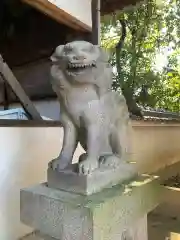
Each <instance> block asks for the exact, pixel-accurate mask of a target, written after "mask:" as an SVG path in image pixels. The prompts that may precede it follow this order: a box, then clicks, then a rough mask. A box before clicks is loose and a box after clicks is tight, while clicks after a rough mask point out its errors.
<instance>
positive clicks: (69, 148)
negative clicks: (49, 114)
mask: <svg viewBox="0 0 180 240" xmlns="http://www.w3.org/2000/svg"><path fill="white" fill-rule="evenodd" d="M61 122H62V125H63V128H64V138H63V146H62V150H61V152H60V154H59V156H58V157H57V158H56V159H54V160H52V161H51V162H50V164H49V166H50V167H51V168H52V169H54V170H55V169H57V170H62V169H65V168H68V167H69V166H71V164H72V158H73V155H74V152H75V150H76V147H77V130H76V127H75V126H74V124H73V122H72V121H71V120H70V119H69V117H68V116H67V115H66V114H64V113H63V114H62V117H61Z"/></svg>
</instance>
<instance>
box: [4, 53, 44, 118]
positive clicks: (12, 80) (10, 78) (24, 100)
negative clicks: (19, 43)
mask: <svg viewBox="0 0 180 240" xmlns="http://www.w3.org/2000/svg"><path fill="white" fill-rule="evenodd" d="M0 75H1V78H2V79H3V80H4V81H5V82H6V83H7V84H8V85H9V86H10V88H11V89H12V91H13V92H14V94H15V95H16V96H17V97H18V99H19V101H20V103H21V104H22V106H23V108H24V110H25V111H26V113H27V114H28V116H29V118H30V119H32V120H42V117H41V115H40V114H39V112H38V111H37V110H36V108H35V107H34V105H33V103H32V102H31V100H30V99H29V97H28V96H27V95H26V93H25V91H24V90H23V88H22V87H21V84H20V83H19V82H18V80H17V79H16V77H15V76H14V74H13V73H12V71H11V69H10V68H9V67H8V65H7V64H6V63H5V62H4V60H3V58H2V56H1V55H0Z"/></svg>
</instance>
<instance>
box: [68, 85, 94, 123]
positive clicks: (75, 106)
mask: <svg viewBox="0 0 180 240" xmlns="http://www.w3.org/2000/svg"><path fill="white" fill-rule="evenodd" d="M96 100H98V96H97V93H96V91H95V90H94V89H93V88H91V87H87V88H86V87H84V88H82V87H81V88H73V89H71V91H68V92H67V93H66V94H64V105H65V107H66V110H67V111H68V112H69V113H70V114H71V115H72V116H74V117H76V118H78V117H80V116H81V115H82V114H83V113H84V112H85V111H87V109H88V108H89V106H90V105H91V104H92V101H96Z"/></svg>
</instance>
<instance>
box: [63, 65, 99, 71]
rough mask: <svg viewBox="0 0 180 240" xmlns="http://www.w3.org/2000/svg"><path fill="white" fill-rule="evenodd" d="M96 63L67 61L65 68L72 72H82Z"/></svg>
mask: <svg viewBox="0 0 180 240" xmlns="http://www.w3.org/2000/svg"><path fill="white" fill-rule="evenodd" d="M95 66H96V64H95V63H89V64H88V63H87V64H84V63H69V64H68V66H67V70H68V71H69V72H72V73H76V72H77V73H78V72H82V71H84V70H86V69H90V68H93V67H95Z"/></svg>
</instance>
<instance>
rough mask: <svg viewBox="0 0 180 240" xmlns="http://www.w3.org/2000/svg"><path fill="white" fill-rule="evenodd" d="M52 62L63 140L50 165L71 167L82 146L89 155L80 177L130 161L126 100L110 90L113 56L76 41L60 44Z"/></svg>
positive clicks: (81, 163) (80, 168)
mask: <svg viewBox="0 0 180 240" xmlns="http://www.w3.org/2000/svg"><path fill="white" fill-rule="evenodd" d="M51 60H52V67H51V77H52V79H51V83H52V87H53V90H54V91H55V92H56V94H57V96H58V100H59V102H60V105H61V117H60V120H61V123H62V126H63V128H64V139H63V146H62V150H61V152H60V155H59V156H58V157H57V158H56V159H54V160H52V161H51V162H50V164H49V166H50V167H51V168H52V169H53V170H55V169H56V170H58V171H61V170H63V169H68V168H69V167H71V166H72V158H73V155H74V152H75V150H76V147H77V144H78V142H80V144H81V145H82V147H83V148H84V149H85V151H86V153H84V154H82V155H81V156H80V158H79V163H78V172H79V174H84V175H87V174H91V173H92V172H93V171H95V170H96V169H98V168H101V167H108V168H109V167H118V165H119V164H120V163H121V162H122V161H127V160H128V153H129V126H130V125H129V112H128V108H127V105H126V101H125V98H124V97H123V96H122V95H120V93H117V92H114V91H112V90H111V86H112V81H113V71H112V68H111V65H110V64H109V61H108V60H109V58H108V54H107V53H106V52H105V51H104V50H103V49H102V48H101V47H99V46H96V45H93V44H91V43H89V42H86V41H73V42H70V43H67V44H66V45H60V46H58V47H57V48H56V50H55V52H54V53H53V55H52V56H51Z"/></svg>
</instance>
